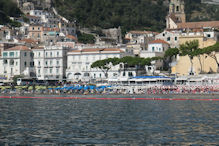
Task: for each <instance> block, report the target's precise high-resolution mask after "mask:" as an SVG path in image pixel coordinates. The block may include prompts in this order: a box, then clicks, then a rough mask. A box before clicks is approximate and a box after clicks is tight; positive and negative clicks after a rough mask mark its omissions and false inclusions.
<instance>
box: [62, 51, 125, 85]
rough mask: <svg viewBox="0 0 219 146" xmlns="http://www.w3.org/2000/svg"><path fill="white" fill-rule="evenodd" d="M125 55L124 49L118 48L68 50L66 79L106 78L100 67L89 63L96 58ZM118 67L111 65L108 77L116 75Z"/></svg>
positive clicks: (87, 79)
mask: <svg viewBox="0 0 219 146" xmlns="http://www.w3.org/2000/svg"><path fill="white" fill-rule="evenodd" d="M125 55H126V53H125V51H123V50H121V49H119V48H91V49H82V50H75V51H71V52H68V54H67V60H68V63H67V64H68V67H67V70H66V77H67V80H68V81H80V80H81V81H91V80H102V79H106V78H105V75H104V73H103V72H102V71H101V70H100V69H97V68H91V64H92V63H93V62H95V61H97V60H103V59H106V58H114V57H117V58H121V57H124V56H125ZM119 69H120V67H119V65H117V66H114V67H112V68H111V69H110V70H109V72H108V77H109V78H113V77H118V76H119V72H118V71H119Z"/></svg>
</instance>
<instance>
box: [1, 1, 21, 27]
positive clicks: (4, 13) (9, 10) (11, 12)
mask: <svg viewBox="0 0 219 146" xmlns="http://www.w3.org/2000/svg"><path fill="white" fill-rule="evenodd" d="M20 14H21V11H20V9H19V8H18V7H17V5H16V3H14V2H12V0H0V24H7V23H11V20H10V19H9V16H12V17H18V16H20Z"/></svg>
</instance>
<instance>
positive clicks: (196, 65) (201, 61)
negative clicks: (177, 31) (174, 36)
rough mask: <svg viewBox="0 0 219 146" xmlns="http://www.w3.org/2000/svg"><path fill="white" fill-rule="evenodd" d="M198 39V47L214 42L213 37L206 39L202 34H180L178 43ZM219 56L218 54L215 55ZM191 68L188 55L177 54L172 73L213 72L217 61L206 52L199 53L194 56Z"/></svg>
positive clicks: (215, 70)
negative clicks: (199, 54) (203, 53)
mask: <svg viewBox="0 0 219 146" xmlns="http://www.w3.org/2000/svg"><path fill="white" fill-rule="evenodd" d="M193 40H198V41H199V48H204V47H208V46H212V45H214V44H215V43H216V40H214V39H213V38H209V39H207V38H206V37H205V36H204V35H203V34H200V35H191V34H187V35H181V36H180V37H179V44H184V43H185V42H187V41H188V42H189V41H193ZM217 57H219V56H217ZM192 63H193V68H192V69H191V62H190V59H189V57H188V56H179V57H178V58H177V64H176V66H174V67H172V73H173V74H177V75H179V76H184V75H189V74H190V73H191V70H192V72H193V73H194V74H195V75H198V74H200V73H214V72H217V63H216V62H215V60H214V59H213V58H211V57H209V56H208V55H207V54H205V55H201V56H200V57H194V58H193V60H192Z"/></svg>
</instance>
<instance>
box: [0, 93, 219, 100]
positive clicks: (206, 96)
mask: <svg viewBox="0 0 219 146" xmlns="http://www.w3.org/2000/svg"><path fill="white" fill-rule="evenodd" d="M0 97H30V98H31V97H36V98H37V97H39V98H40V97H42V98H43V97H44V98H49V97H51V98H56V97H57V98H59V97H63V98H76V97H78V98H170V99H181V98H183V99H219V93H217V94H215V93H214V94H191V93H185V94H86V95H85V94H40V93H35V94H33V93H24V94H15V93H7V94H3V93H0Z"/></svg>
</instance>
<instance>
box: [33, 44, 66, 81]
mask: <svg viewBox="0 0 219 146" xmlns="http://www.w3.org/2000/svg"><path fill="white" fill-rule="evenodd" d="M67 51H68V49H67V48H65V47H62V46H44V47H37V48H34V49H33V53H34V64H35V66H34V67H35V71H36V77H37V79H38V80H58V81H62V80H63V79H65V71H66V68H67V56H66V55H67Z"/></svg>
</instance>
